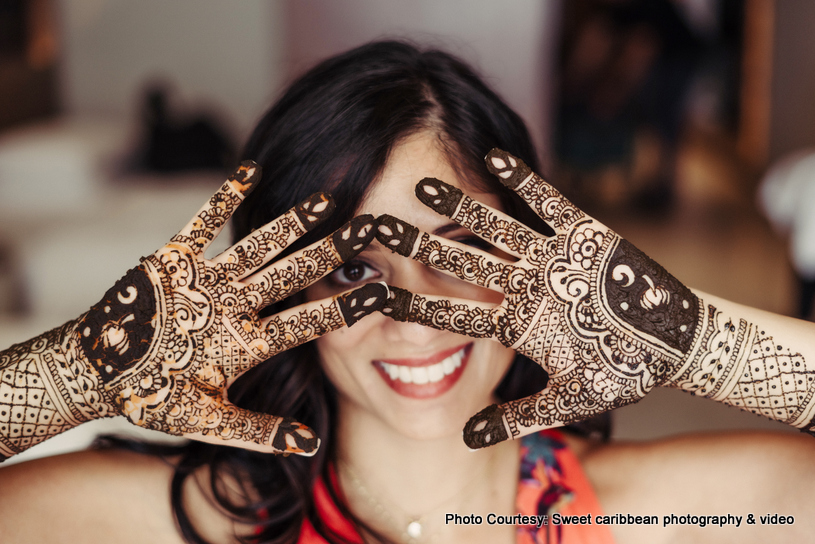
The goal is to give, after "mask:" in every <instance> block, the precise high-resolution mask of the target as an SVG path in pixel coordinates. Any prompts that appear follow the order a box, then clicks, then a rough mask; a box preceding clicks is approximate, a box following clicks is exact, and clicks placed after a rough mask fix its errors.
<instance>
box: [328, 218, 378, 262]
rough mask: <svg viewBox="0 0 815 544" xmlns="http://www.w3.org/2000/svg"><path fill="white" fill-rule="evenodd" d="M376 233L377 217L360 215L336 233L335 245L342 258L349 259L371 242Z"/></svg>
mask: <svg viewBox="0 0 815 544" xmlns="http://www.w3.org/2000/svg"><path fill="white" fill-rule="evenodd" d="M375 235H376V219H374V216H373V215H370V214H366V215H360V216H357V217H355V218H353V219H351V220H350V221H349V222H347V223H346V224H345V225H344V226H343V227H342V228H340V229H339V230H337V231H336V232H335V233H334V235H333V236H334V238H333V240H334V247H336V248H337V252H338V253H339V254H340V259H342V260H343V261H348V260H349V259H351V258H353V257H355V256H356V255H357V254H358V253H359V252H360V251H362V250H363V249H365V247H366V246H367V245H368V244H370V243H371V240H373V239H374V236H375Z"/></svg>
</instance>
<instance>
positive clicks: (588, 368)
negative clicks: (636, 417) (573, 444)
mask: <svg viewBox="0 0 815 544" xmlns="http://www.w3.org/2000/svg"><path fill="white" fill-rule="evenodd" d="M633 389H634V388H633V387H632V385H631V380H630V379H628V378H627V377H625V376H620V375H617V374H615V373H614V372H611V371H610V370H609V369H604V368H602V367H600V366H598V365H596V364H589V365H577V367H575V368H574V369H572V370H571V371H569V372H565V373H563V374H552V373H550V378H549V383H547V385H546V387H545V388H543V389H542V390H541V391H540V392H538V393H535V394H534V395H530V396H528V397H525V398H522V399H519V400H513V401H510V402H507V403H505V404H501V405H500V406H499V405H494V404H493V405H491V406H488V407H487V408H485V409H483V410H481V411H480V412H478V413H477V414H476V415H474V416H473V417H471V418H470V420H469V421H468V422H467V425H465V427H464V442H465V443H466V444H467V446H469V447H470V448H471V449H478V448H483V447H486V446H492V445H494V444H497V443H499V442H502V441H504V440H507V439H510V438H512V439H514V438H520V437H522V436H526V435H528V434H532V433H536V432H538V431H542V430H543V429H550V428H552V427H561V426H563V425H569V424H570V423H576V422H578V421H583V420H584V419H588V418H590V417H592V416H595V415H598V414H602V413H603V412H608V411H609V410H614V409H616V408H620V407H622V406H626V405H628V404H633V403H635V402H638V401H639V400H641V399H642V395H643V394H644V393H641V392H633Z"/></svg>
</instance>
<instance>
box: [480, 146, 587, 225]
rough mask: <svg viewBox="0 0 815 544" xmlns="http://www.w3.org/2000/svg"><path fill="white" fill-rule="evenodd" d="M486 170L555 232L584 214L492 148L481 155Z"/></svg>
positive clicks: (518, 162)
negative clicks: (483, 156) (485, 154)
mask: <svg viewBox="0 0 815 544" xmlns="http://www.w3.org/2000/svg"><path fill="white" fill-rule="evenodd" d="M484 161H485V162H486V163H487V169H488V170H489V171H490V173H492V174H493V175H494V176H496V177H497V178H498V180H499V181H500V182H501V183H503V184H504V185H506V186H507V187H509V188H510V189H512V190H513V191H515V192H516V193H518V195H519V196H520V197H521V198H523V199H524V201H526V203H527V204H529V207H530V208H532V209H533V210H534V211H535V213H536V214H538V217H540V218H541V219H543V220H544V221H546V223H548V224H549V226H550V227H552V228H553V229H555V231H556V232H562V231H564V230H565V229H567V228H568V227H569V226H570V225H572V224H573V223H574V222H575V221H577V220H578V219H580V218H582V217H583V216H584V215H585V214H584V213H583V212H582V211H581V210H580V209H579V208H578V207H577V206H575V205H574V204H572V203H571V202H570V201H569V199H567V198H566V197H565V196H563V195H562V194H560V191H558V190H557V189H555V188H554V187H552V186H551V185H550V184H548V183H547V182H546V181H544V180H543V178H541V177H540V176H539V175H538V174H536V173H534V172H533V171H532V170H531V169H530V168H529V167H528V166H527V165H526V163H524V161H522V160H521V159H519V158H518V157H514V156H512V155H510V154H509V153H507V152H506V151H503V150H501V149H498V148H495V149H492V150H490V152H489V153H487V156H486V157H485V158H484Z"/></svg>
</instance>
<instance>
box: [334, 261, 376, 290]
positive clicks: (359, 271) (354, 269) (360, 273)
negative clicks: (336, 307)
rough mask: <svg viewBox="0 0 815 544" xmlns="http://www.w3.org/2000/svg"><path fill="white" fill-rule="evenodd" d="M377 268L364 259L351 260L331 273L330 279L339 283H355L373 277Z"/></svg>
mask: <svg viewBox="0 0 815 544" xmlns="http://www.w3.org/2000/svg"><path fill="white" fill-rule="evenodd" d="M376 275H377V272H376V270H374V269H373V268H371V267H370V266H368V265H367V264H365V263H364V262H362V261H349V262H347V263H345V264H344V265H342V266H341V267H339V268H338V269H336V270H335V271H334V272H332V273H331V275H330V276H329V279H330V280H331V281H332V282H334V283H336V284H338V285H353V284H355V283H363V282H366V281H368V280H371V279H373V278H374V277H375V276H376Z"/></svg>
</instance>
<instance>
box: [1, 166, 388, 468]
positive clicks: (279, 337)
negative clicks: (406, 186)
mask: <svg viewBox="0 0 815 544" xmlns="http://www.w3.org/2000/svg"><path fill="white" fill-rule="evenodd" d="M259 178H260V167H259V166H257V165H256V164H254V163H251V162H246V163H244V164H243V165H242V166H241V167H240V168H239V169H238V170H237V171H236V172H235V174H233V175H232V176H231V177H230V178H229V179H228V180H227V181H226V183H225V184H224V185H223V186H222V187H221V188H220V190H219V191H218V192H217V193H216V194H215V195H214V196H213V197H212V198H211V199H210V200H209V202H207V204H205V205H204V206H203V207H202V208H201V210H200V211H199V212H198V213H197V214H196V216H195V217H194V218H193V219H192V221H190V223H189V224H187V226H186V227H184V229H182V230H181V232H179V233H178V234H177V235H176V236H174V237H173V238H172V240H171V241H170V242H169V243H168V244H167V245H166V246H164V247H162V248H161V249H159V250H158V251H156V252H155V253H154V254H153V255H150V256H149V257H146V258H143V259H142V261H141V264H140V265H139V266H138V267H136V268H134V269H132V270H130V271H129V272H127V274H125V276H124V277H123V278H121V279H120V280H119V281H118V282H116V284H115V285H114V286H113V287H112V288H111V289H110V290H108V292H107V293H106V294H105V296H104V298H103V299H102V300H101V301H100V302H98V303H97V304H96V305H94V306H93V307H92V308H91V309H90V311H88V312H87V313H86V314H85V315H83V316H82V317H80V318H79V319H78V320H76V321H73V322H69V323H67V324H65V325H63V326H62V327H60V328H58V329H55V330H53V331H51V332H49V333H46V334H45V335H43V336H41V337H38V338H36V339H34V340H31V341H29V342H26V343H24V344H19V345H16V346H12V348H10V349H9V350H6V351H5V352H3V353H2V354H0V377H4V378H5V379H4V380H3V382H5V383H4V384H3V385H2V386H0V392H5V389H9V387H8V385H11V388H12V389H9V391H10V393H9V394H8V395H5V396H4V395H2V394H0V414H2V415H6V414H10V417H8V416H7V417H6V418H3V417H2V416H0V458H2V457H7V456H9V455H11V454H13V453H17V452H19V451H22V450H23V449H26V448H27V447H30V446H31V445H34V444H36V443H38V442H40V441H42V440H44V439H46V438H48V437H49V436H52V435H53V434H57V433H58V432H61V431H63V430H66V429H67V428H70V427H72V426H74V425H78V424H79V423H81V422H83V421H87V420H90V419H95V418H98V417H107V416H113V415H118V414H123V415H124V416H126V417H127V418H128V419H129V420H130V422H131V423H133V424H135V425H139V426H142V427H146V428H149V429H155V430H159V431H163V432H166V433H169V434H173V435H179V436H185V437H189V438H192V439H196V440H201V441H204V442H210V443H217V444H226V445H231V446H239V447H244V448H247V449H253V450H257V451H262V452H274V453H297V454H302V455H313V454H314V453H316V451H317V448H318V447H319V439H318V438H317V436H316V434H315V433H314V432H313V431H312V430H311V429H309V428H308V427H306V426H305V425H302V424H300V423H298V422H296V421H293V420H291V419H289V418H283V417H278V416H273V415H269V414H262V413H256V412H251V411H248V410H244V409H242V408H239V407H237V406H235V405H233V404H231V403H230V402H229V401H228V400H227V398H226V391H227V388H228V387H229V385H230V384H231V383H232V382H233V381H234V380H235V379H236V378H238V376H240V375H241V374H243V373H244V372H246V371H247V370H249V369H250V368H252V367H254V366H255V365H257V364H258V363H260V362H262V361H265V360H266V359H268V358H270V357H271V356H273V355H275V354H276V353H279V352H281V351H284V350H286V349H289V348H291V347H294V346H297V345H299V344H301V343H303V342H307V341H309V340H313V339H315V338H317V337H319V336H321V335H322V334H325V333H327V332H329V331H332V330H335V329H338V328H340V327H343V326H350V325H352V324H354V323H355V322H356V321H357V320H359V319H360V318H361V317H363V316H365V315H367V314H369V313H371V312H373V311H375V310H377V309H380V308H381V307H382V306H383V304H384V302H385V299H386V298H387V288H386V287H385V286H384V285H380V284H370V285H366V286H363V287H361V288H359V289H356V290H354V291H350V292H347V293H344V294H341V295H337V296H335V297H333V298H330V299H325V300H319V301H312V302H308V303H306V304H303V305H301V306H298V307H295V308H290V309H288V310H284V311H282V312H280V313H278V314H276V315H273V316H271V317H266V318H260V317H259V316H258V312H259V311H260V310H261V309H263V308H264V307H266V306H268V305H269V304H272V303H274V302H277V301H280V300H282V299H284V298H286V297H288V296H290V295H292V294H294V293H296V292H298V291H300V290H301V289H303V288H305V287H307V286H308V285H310V284H311V283H313V282H315V281H317V280H319V279H320V278H322V277H323V276H325V275H326V274H328V273H329V272H331V271H332V270H334V269H335V268H336V267H337V266H339V265H341V264H342V263H343V262H345V261H346V260H348V259H350V258H352V257H353V256H355V255H356V254H357V253H359V251H361V250H362V249H363V248H364V247H365V246H366V245H367V244H368V243H369V242H370V241H371V240H372V239H373V236H374V230H375V220H374V218H373V217H372V216H360V217H357V218H355V219H352V220H351V221H350V222H348V223H347V224H346V225H344V226H343V227H342V228H341V229H339V230H338V231H337V232H335V233H334V234H333V235H331V236H329V237H327V238H325V239H324V240H322V241H320V242H317V243H315V244H313V245H311V246H310V247H308V248H306V249H303V250H301V251H299V252H297V253H294V254H292V255H290V256H288V257H285V258H283V259H280V260H278V261H277V262H274V263H272V264H269V263H270V261H271V260H272V259H274V258H275V257H276V256H277V255H278V254H279V253H280V252H281V251H283V249H285V248H286V247H287V246H288V245H290V244H291V243H293V242H294V241H295V240H297V239H298V238H299V237H300V236H302V235H303V234H305V233H306V232H307V231H309V230H311V229H312V228H314V227H315V226H316V225H317V224H318V223H319V222H320V221H322V220H323V219H324V218H325V217H327V216H328V215H329V214H330V213H331V211H332V210H333V201H332V200H331V198H330V196H329V195H327V194H322V193H318V194H315V195H312V196H311V197H310V198H309V199H308V200H307V201H305V202H303V203H301V204H299V205H298V206H296V207H295V208H293V209H291V210H290V211H288V212H287V213H286V214H284V215H282V216H281V217H279V218H277V219H276V220H274V221H272V222H271V223H269V224H267V225H265V226H263V227H261V228H259V229H257V230H255V231H254V232H252V233H251V234H250V235H249V236H247V237H246V238H244V239H243V240H241V241H240V242H238V243H237V244H235V245H234V246H232V247H231V248H229V249H227V250H226V251H224V252H223V253H221V254H220V255H218V256H216V257H214V258H213V259H206V258H205V257H204V252H205V251H206V249H207V247H208V246H209V245H210V243H211V242H212V241H213V240H214V238H215V237H216V236H217V235H218V233H219V232H220V231H221V230H222V229H223V227H224V226H225V224H226V223H227V221H228V219H229V218H230V216H231V215H232V213H233V212H234V210H235V209H236V208H237V207H238V205H240V203H241V202H242V201H243V198H244V197H245V196H246V195H247V194H248V192H249V191H250V190H251V188H252V185H253V183H254V182H255V181H256V180H257V179H259ZM35 368H36V369H37V372H35V373H34V374H38V375H40V376H41V378H42V379H33V381H32V380H31V379H28V378H27V375H30V374H32V372H30V371H31V370H32V369H35ZM29 377H30V376H29ZM9 397H10V398H9Z"/></svg>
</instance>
